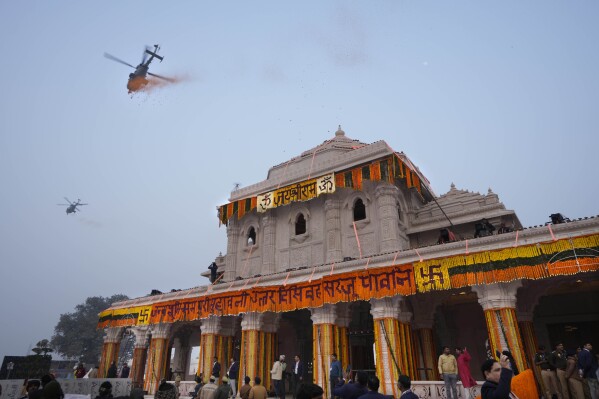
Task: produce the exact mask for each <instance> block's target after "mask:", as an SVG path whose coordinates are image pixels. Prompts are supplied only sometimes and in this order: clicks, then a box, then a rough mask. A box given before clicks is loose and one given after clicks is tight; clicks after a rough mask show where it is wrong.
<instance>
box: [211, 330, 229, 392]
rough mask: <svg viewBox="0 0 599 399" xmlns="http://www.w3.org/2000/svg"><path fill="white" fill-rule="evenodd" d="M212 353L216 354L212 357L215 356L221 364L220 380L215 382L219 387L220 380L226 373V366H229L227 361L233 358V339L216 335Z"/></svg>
mask: <svg viewBox="0 0 599 399" xmlns="http://www.w3.org/2000/svg"><path fill="white" fill-rule="evenodd" d="M214 352H215V353H216V354H215V355H214V356H216V358H217V359H218V361H219V363H220V364H221V370H220V378H219V379H218V381H217V383H218V384H219V385H220V382H221V379H222V378H223V376H225V374H226V373H227V369H226V365H227V364H229V361H230V360H231V357H232V356H233V337H229V336H224V335H216V337H215V351H214ZM214 356H213V357H214ZM213 362H214V361H213ZM211 364H212V363H211Z"/></svg>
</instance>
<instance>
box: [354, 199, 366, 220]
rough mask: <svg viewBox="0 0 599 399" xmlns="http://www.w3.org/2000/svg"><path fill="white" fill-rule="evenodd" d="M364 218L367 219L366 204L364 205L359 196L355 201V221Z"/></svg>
mask: <svg viewBox="0 0 599 399" xmlns="http://www.w3.org/2000/svg"><path fill="white" fill-rule="evenodd" d="M364 219H366V206H365V205H364V201H362V199H360V198H358V199H357V200H356V201H355V202H354V222H356V221H358V220H364Z"/></svg>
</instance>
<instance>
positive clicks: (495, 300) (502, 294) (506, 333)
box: [472, 280, 526, 371]
mask: <svg viewBox="0 0 599 399" xmlns="http://www.w3.org/2000/svg"><path fill="white" fill-rule="evenodd" d="M521 286H522V281H520V280H517V281H513V282H510V283H496V284H487V285H477V286H473V287H472V290H473V291H474V292H476V294H477V295H478V303H480V304H481V306H482V307H483V310H484V312H485V320H486V322H487V330H488V333H489V346H490V347H491V352H492V353H493V355H495V351H496V350H499V351H500V352H502V351H504V350H509V351H510V352H511V353H512V355H513V356H514V360H515V361H516V366H517V367H518V369H519V370H520V371H522V370H524V369H526V360H525V355H524V346H523V345H522V338H521V337H520V328H519V327H518V319H517V318H516V291H517V290H518V288H520V287H521Z"/></svg>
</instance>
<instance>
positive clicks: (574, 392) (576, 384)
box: [566, 352, 585, 399]
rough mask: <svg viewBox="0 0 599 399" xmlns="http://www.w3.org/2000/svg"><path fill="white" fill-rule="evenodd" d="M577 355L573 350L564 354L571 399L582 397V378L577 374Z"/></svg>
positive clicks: (581, 398) (583, 396)
mask: <svg viewBox="0 0 599 399" xmlns="http://www.w3.org/2000/svg"><path fill="white" fill-rule="evenodd" d="M577 364H578V357H577V356H576V353H575V352H568V353H567V356H566V380H567V381H568V386H569V388H570V396H571V397H572V399H584V398H585V395H584V388H583V385H582V383H583V381H582V378H580V376H579V375H578V369H577V367H576V366H577Z"/></svg>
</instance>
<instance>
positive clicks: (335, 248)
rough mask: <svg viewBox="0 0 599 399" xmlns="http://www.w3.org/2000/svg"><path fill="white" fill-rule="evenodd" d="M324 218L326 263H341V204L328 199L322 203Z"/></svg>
mask: <svg viewBox="0 0 599 399" xmlns="http://www.w3.org/2000/svg"><path fill="white" fill-rule="evenodd" d="M324 209H325V218H326V223H325V226H326V230H327V231H326V240H327V241H326V244H325V245H326V248H327V257H326V261H327V262H341V261H342V260H343V253H342V250H341V203H340V202H339V201H338V200H336V199H328V200H326V201H325V202H324Z"/></svg>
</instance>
